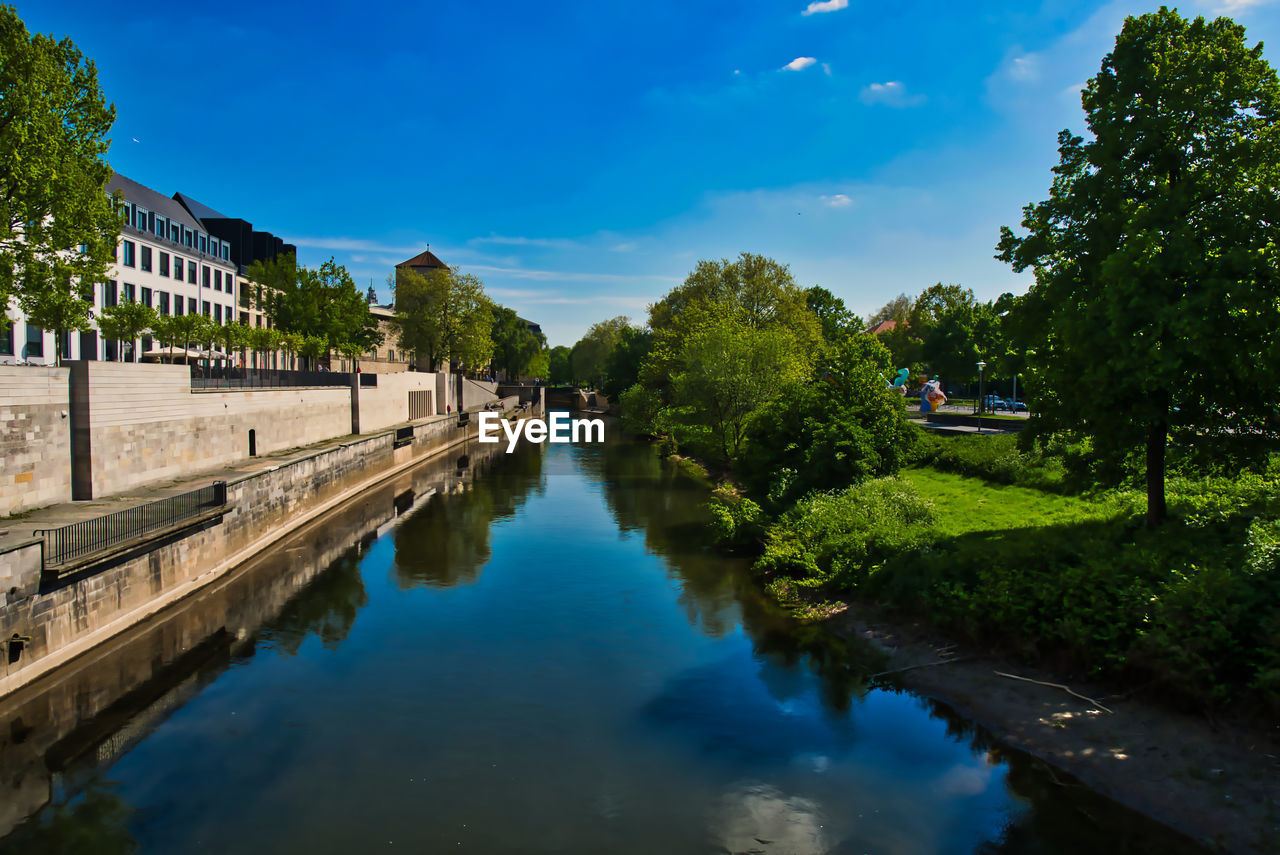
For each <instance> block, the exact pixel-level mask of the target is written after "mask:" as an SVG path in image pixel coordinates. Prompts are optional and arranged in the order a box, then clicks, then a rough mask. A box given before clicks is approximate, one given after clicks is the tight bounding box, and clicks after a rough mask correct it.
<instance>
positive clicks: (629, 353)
mask: <svg viewBox="0 0 1280 855" xmlns="http://www.w3.org/2000/svg"><path fill="white" fill-rule="evenodd" d="M652 346H653V334H652V333H651V332H649V331H648V330H646V329H641V328H640V327H633V326H627V327H624V328H623V330H622V333H621V335H619V336H618V341H617V343H616V344H615V345H614V347H613V350H612V351H611V352H610V353H609V357H608V359H606V360H605V364H604V375H605V379H604V386H603V388H604V393H605V394H606V395H608V396H609V397H610V398H611V399H612V398H614V397H616V396H618V395H620V394H622V393H623V392H624V391H625V390H627V389H630V388H631V387H632V386H634V385H635V384H636V382H637V381H638V380H639V379H640V366H641V365H642V364H643V363H644V360H645V357H647V356H648V355H649V349H650V348H651V347H652Z"/></svg>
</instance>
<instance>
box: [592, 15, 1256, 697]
mask: <svg viewBox="0 0 1280 855" xmlns="http://www.w3.org/2000/svg"><path fill="white" fill-rule="evenodd" d="M1206 51H1207V52H1208V53H1210V54H1212V55H1214V56H1218V57H1222V58H1223V60H1224V61H1223V63H1221V64H1220V66H1221V69H1229V71H1226V70H1223V71H1221V73H1220V74H1219V72H1214V74H1219V76H1218V77H1212V79H1210V76H1211V75H1210V76H1206V75H1208V72H1207V71H1205V69H1204V67H1203V63H1199V62H1195V61H1191V60H1189V59H1188V58H1189V57H1192V56H1195V55H1198V54H1199V53H1200V52H1206ZM1215 67H1216V66H1215ZM1153 70H1154V71H1153ZM1221 75H1226V77H1225V78H1221ZM1220 78H1221V79H1220ZM1228 78H1229V79H1228ZM1224 80H1225V81H1226V82H1225V83H1224ZM1170 87H1171V88H1170ZM1166 89H1168V90H1169V92H1168V97H1167V98H1166V97H1164V93H1165V90H1166ZM1188 93H1199V94H1194V95H1189V94H1188ZM1188 99H1190V100H1188ZM1083 103H1084V106H1085V109H1086V111H1087V113H1088V121H1089V127H1090V129H1091V131H1092V132H1093V135H1094V139H1091V140H1090V141H1089V142H1084V141H1083V140H1081V139H1080V138H1077V137H1074V136H1072V135H1070V134H1066V133H1064V135H1063V136H1062V138H1061V144H1062V147H1061V153H1062V163H1061V164H1060V166H1059V167H1057V168H1056V169H1055V172H1056V173H1057V175H1058V178H1057V180H1056V182H1055V184H1054V188H1053V194H1054V195H1053V198H1052V199H1051V200H1049V201H1047V202H1044V203H1041V204H1039V205H1032V206H1029V207H1028V208H1027V209H1026V217H1025V219H1024V222H1023V227H1024V229H1025V231H1026V235H1025V236H1024V237H1017V236H1015V235H1014V233H1013V232H1012V231H1011V230H1007V229H1006V230H1005V231H1004V232H1003V234H1002V237H1001V241H1000V246H999V251H1000V253H1001V255H1002V257H1003V258H1005V260H1006V261H1008V262H1009V263H1011V264H1013V265H1014V266H1015V267H1016V268H1017V269H1019V270H1021V269H1024V268H1026V269H1032V270H1034V271H1035V273H1036V284H1035V285H1033V286H1032V287H1031V290H1030V291H1029V292H1028V294H1026V295H1024V296H1022V297H1015V296H1013V295H1008V294H1006V295H1004V296H1002V297H1000V298H999V299H997V300H993V301H990V302H988V303H981V302H979V301H977V300H976V299H975V297H974V294H973V292H972V291H971V290H969V289H966V288H963V287H961V286H956V285H943V284H941V283H939V284H937V285H934V286H931V287H929V288H927V289H925V290H924V292H922V293H921V294H920V296H919V297H917V298H914V299H912V298H908V297H906V296H905V295H904V296H901V297H898V298H895V299H894V300H893V301H890V303H889V304H887V305H886V306H885V307H884V308H883V309H882V310H880V312H877V313H876V314H875V315H873V316H871V317H869V318H867V320H866V322H865V323H864V322H863V321H862V320H861V319H858V318H856V317H854V316H853V315H852V314H851V313H850V312H849V311H848V310H847V308H846V307H845V306H844V304H843V303H842V302H841V301H840V300H839V298H837V297H835V296H834V295H832V294H831V293H830V292H828V291H826V290H825V289H822V288H810V289H807V290H806V289H803V288H801V287H800V286H798V285H797V284H796V283H795V282H794V280H793V279H792V277H791V274H790V271H789V270H788V269H787V267H786V266H785V265H782V264H779V263H777V262H775V261H773V260H772V259H768V258H764V257H761V256H755V255H750V254H743V255H742V256H740V257H739V258H738V259H736V260H734V261H730V260H727V259H724V260H720V261H704V262H700V263H699V264H698V266H697V268H696V269H695V270H694V271H693V272H692V273H691V274H690V275H689V277H688V279H687V280H686V281H685V283H684V284H683V285H680V286H678V287H676V288H675V289H673V290H672V291H671V292H670V293H669V294H668V295H667V296H666V297H664V298H663V299H662V300H660V301H658V302H657V303H655V304H654V305H652V306H651V307H650V311H649V317H648V323H647V325H646V326H645V327H644V328H637V327H632V326H629V325H626V324H625V323H624V324H619V320H621V319H614V321H613V322H611V323H610V325H608V330H609V335H610V337H611V341H612V342H613V345H612V350H610V352H609V354H608V355H607V356H598V355H597V356H595V357H593V359H592V364H593V365H595V366H603V372H604V373H603V376H602V377H601V382H602V383H603V384H605V385H606V387H609V388H612V389H614V390H616V391H617V392H619V393H620V395H619V398H620V405H621V414H622V418H623V422H624V424H625V425H626V426H627V427H629V428H630V429H631V430H633V431H635V432H638V433H641V434H648V435H652V436H654V437H657V438H658V439H659V441H660V445H661V447H662V449H663V450H664V451H665V452H678V453H680V454H682V455H688V456H693V457H696V458H697V459H699V460H701V461H703V462H704V463H705V464H706V465H707V466H708V469H709V471H710V472H711V473H712V474H713V475H715V476H716V477H718V478H719V479H720V481H721V484H720V486H719V487H718V489H717V490H716V491H715V492H714V494H713V496H712V499H711V510H712V518H713V525H712V527H713V533H714V536H715V537H716V539H717V540H718V541H719V542H720V543H721V545H723V546H724V547H725V548H728V549H733V550H737V551H745V552H749V553H753V554H755V555H756V556H757V558H756V562H755V570H756V572H757V574H758V575H759V577H760V579H761V581H762V583H763V584H764V585H765V586H766V587H767V588H768V590H769V591H770V592H771V593H772V594H773V595H774V596H775V597H777V598H778V599H780V600H782V601H784V602H788V603H791V604H793V605H795V606H796V607H797V609H798V611H799V614H800V615H801V616H802V617H809V618H820V617H821V616H822V615H824V614H829V613H830V612H831V611H832V609H831V608H830V607H828V604H829V603H831V602H834V601H839V600H841V599H848V598H851V597H856V598H860V599H863V600H866V601H870V602H874V603H876V604H878V605H879V606H881V607H884V608H887V609H890V610H896V611H898V612H899V613H902V614H905V615H911V616H920V617H924V618H926V619H928V620H929V621H931V622H932V623H933V624H934V625H935V626H936V627H938V628H941V629H944V630H945V631H947V632H948V633H950V634H952V635H954V636H957V637H961V638H964V639H966V640H968V641H970V642H971V643H974V644H977V645H980V646H983V647H986V648H991V649H998V650H1001V651H1003V652H1004V655H1007V656H1009V657H1011V658H1015V659H1018V660H1020V661H1025V662H1031V663H1038V664H1042V665H1045V666H1048V667H1051V668H1056V669H1058V670H1059V671H1061V672H1064V673H1066V674H1068V675H1079V676H1087V677H1090V678H1095V679H1105V680H1110V681H1113V682H1114V683H1115V684H1117V685H1120V686H1123V687H1124V688H1125V690H1127V691H1130V692H1138V691H1141V692H1145V693H1148V694H1150V695H1153V696H1158V697H1161V698H1163V699H1166V700H1169V701H1172V702H1174V703H1176V704H1179V705H1183V706H1188V707H1193V708H1199V709H1214V710H1221V709H1224V708H1231V707H1234V708H1237V709H1240V710H1243V711H1247V712H1251V713H1266V714H1271V715H1274V714H1275V713H1276V712H1280V486H1278V484H1280V459H1278V458H1277V456H1276V454H1277V450H1278V449H1280V419H1278V418H1277V415H1276V413H1275V412H1274V409H1273V404H1272V402H1271V401H1270V400H1269V398H1270V397H1271V396H1268V395H1266V394H1257V392H1258V390H1261V389H1273V388H1276V387H1277V386H1278V385H1280V376H1277V371H1280V358H1269V359H1262V360H1260V359H1258V358H1256V356H1255V354H1263V353H1269V354H1272V355H1273V357H1274V355H1275V354H1277V353H1280V350H1277V347H1278V346H1280V334H1277V333H1276V330H1277V329H1280V282H1278V281H1277V279H1276V276H1275V273H1274V271H1275V269H1277V268H1276V259H1275V258H1274V253H1273V251H1272V250H1268V249H1264V247H1268V246H1269V247H1274V246H1275V245H1276V242H1275V240H1274V239H1273V238H1274V237H1275V234H1274V226H1273V225H1269V224H1273V223H1275V222H1277V221H1280V219H1278V218H1277V217H1274V216H1272V215H1271V213H1269V211H1270V207H1269V206H1273V205H1274V199H1273V195H1267V194H1261V195H1259V194H1254V193H1253V191H1252V190H1250V188H1254V189H1256V188H1259V187H1263V186H1269V185H1267V184H1266V181H1265V180H1264V175H1269V174H1271V173H1270V172H1267V170H1273V169H1274V167H1273V164H1274V162H1275V160H1276V158H1272V157H1270V156H1267V157H1262V156H1261V155H1262V153H1263V151H1264V150H1266V151H1272V149H1271V148H1267V146H1272V148H1274V145H1275V141H1276V140H1277V139H1280V137H1277V135H1276V133H1275V130H1276V128H1277V127H1280V84H1278V83H1277V80H1276V75H1275V73H1274V72H1273V71H1272V70H1271V69H1270V67H1268V66H1267V65H1266V63H1265V62H1264V61H1263V60H1262V59H1261V57H1260V54H1259V53H1258V51H1257V50H1256V49H1250V48H1246V47H1245V44H1244V33H1243V29H1242V28H1240V27H1238V26H1236V25H1235V24H1233V23H1232V22H1230V21H1228V20H1226V19H1219V20H1218V21H1215V22H1210V23H1206V22H1204V21H1203V20H1196V21H1187V20H1186V19H1183V18H1181V17H1180V16H1178V15H1177V14H1176V13H1174V12H1170V11H1168V10H1161V11H1160V12H1157V13H1153V14H1151V15H1146V16H1142V17H1138V18H1131V19H1129V20H1128V21H1127V22H1126V24H1125V28H1124V31H1123V32H1122V33H1121V34H1120V36H1119V37H1118V39H1117V42H1116V49H1115V51H1114V52H1113V53H1112V54H1111V55H1109V56H1108V57H1107V58H1106V60H1105V61H1104V64H1103V69H1102V71H1101V72H1100V74H1099V75H1098V76H1097V77H1096V78H1095V79H1094V80H1093V81H1091V82H1090V83H1089V84H1088V86H1087V87H1086V89H1085V95H1084V102H1083ZM1166 103H1168V104H1174V103H1177V104H1183V105H1184V107H1185V110H1183V109H1182V108H1179V111H1178V112H1177V116H1183V115H1184V113H1186V114H1187V115H1194V116H1195V117H1196V118H1195V121H1193V122H1190V123H1189V124H1187V125H1186V127H1183V125H1181V124H1179V122H1180V121H1181V119H1177V120H1176V121H1175V118H1176V117H1174V116H1173V115H1172V114H1166V113H1165V112H1162V110H1163V108H1161V107H1159V106H1152V105H1160V104H1166ZM1202 107H1204V109H1201V108H1202ZM1188 111H1189V112H1188ZM1135 115H1136V116H1138V117H1139V118H1140V119H1141V121H1140V122H1135V121H1134V120H1133V118H1132V117H1133V116H1135ZM1131 125H1133V126H1134V127H1130V126H1131ZM1137 125H1142V126H1143V127H1148V128H1154V129H1158V131H1159V132H1158V133H1148V132H1147V131H1143V130H1141V129H1138V130H1135V127H1136V126H1137ZM1186 134H1191V135H1192V137H1189V138H1188V140H1191V141H1189V142H1187V141H1183V137H1184V136H1185V135H1186ZM1228 137H1230V138H1232V139H1236V140H1246V141H1247V142H1241V143H1240V144H1239V145H1235V146H1227V145H1221V146H1219V145H1218V144H1217V142H1215V141H1218V140H1221V139H1226V138H1228ZM1144 140H1146V142H1144ZM1150 140H1159V141H1161V142H1159V144H1158V145H1156V144H1154V143H1150ZM1265 140H1271V141H1272V142H1270V143H1266V142H1264V141H1265ZM1184 142H1185V144H1184ZM1202 142H1203V144H1202ZM1151 145H1156V148H1155V149H1153V150H1151V151H1147V148H1144V147H1150V146H1151ZM1136 149H1142V151H1143V156H1142V157H1141V158H1137V157H1129V156H1128V154H1125V153H1126V152H1132V151H1135V150H1136ZM1144 164H1146V165H1144ZM1153 164H1156V165H1158V168H1157V166H1154V165H1153ZM1152 170H1155V171H1154V172H1153V171H1152ZM1191 175H1195V176H1209V175H1213V176H1218V177H1217V178H1214V179H1213V180H1214V182H1217V183H1215V184H1214V187H1217V188H1218V189H1219V190H1220V191H1221V193H1220V194H1218V195H1214V194H1212V193H1209V190H1210V189H1211V188H1208V187H1201V185H1200V183H1197V182H1199V181H1200V179H1199V178H1195V179H1194V180H1193V179H1192V178H1190V176H1191ZM1153 182H1154V183H1153ZM1182 184H1186V187H1187V188H1188V189H1187V190H1186V191H1185V192H1184V191H1183V190H1178V189H1177V187H1180V186H1181V185H1182ZM1152 186H1158V187H1163V188H1165V190H1161V191H1160V192H1159V193H1157V194H1156V195H1157V196H1158V199H1153V200H1152V201H1151V202H1150V204H1149V205H1148V204H1147V203H1144V204H1143V205H1139V206H1137V207H1136V208H1135V207H1134V206H1132V205H1129V204H1128V203H1127V202H1126V201H1125V199H1130V198H1144V194H1147V191H1146V190H1143V189H1142V188H1144V187H1146V188H1149V187H1152ZM1117 187H1118V188H1122V189H1123V188H1129V189H1128V190H1124V191H1123V192H1120V191H1116V189H1115V188H1117ZM1202 190H1203V191H1204V192H1201V191H1202ZM1166 191H1167V192H1166ZM1192 191H1194V192H1192ZM1117 193H1118V195H1117ZM1126 193H1128V195H1127V196H1126V195H1125V194H1126ZM1148 195H1149V194H1148ZM1264 195H1265V196H1266V198H1265V199H1263V198H1262V196H1264ZM1228 197H1229V198H1230V199H1232V200H1234V201H1232V202H1231V205H1233V206H1235V207H1234V208H1233V210H1236V211H1237V214H1238V210H1239V209H1241V208H1242V207H1245V208H1251V209H1253V210H1255V212H1256V213H1257V214H1258V216H1257V217H1256V218H1253V219H1249V222H1250V223H1252V225H1248V227H1245V226H1244V225H1243V224H1242V225H1241V226H1240V228H1235V229H1228V228H1225V226H1224V224H1223V222H1222V221H1220V218H1219V214H1221V215H1222V216H1223V217H1225V216H1227V213H1228V211H1227V209H1226V208H1222V209H1221V210H1219V208H1218V207H1217V206H1218V201H1220V200H1225V199H1227V198H1228ZM1205 200H1209V201H1207V202H1206V201H1205ZM1251 200H1252V201H1251ZM1151 206H1154V207H1151ZM1098 209H1106V210H1109V211H1111V212H1112V215H1110V216H1109V217H1108V218H1102V219H1099V218H1097V217H1094V216H1092V215H1091V214H1090V213H1089V212H1092V211H1095V210H1098ZM1156 209H1158V210H1159V212H1160V213H1159V216H1156V215H1155V214H1153V213H1152V212H1153V211H1155V210H1156ZM1210 209H1212V210H1210ZM1264 209H1265V210H1264ZM1237 214H1233V215H1232V216H1233V217H1235V218H1236V220H1239V217H1238V216H1237ZM1157 220H1158V221H1159V222H1161V223H1165V222H1173V223H1178V224H1179V230H1177V233H1176V234H1172V233H1169V232H1168V231H1166V230H1163V226H1159V227H1157V225H1156V221H1157ZM1241 223H1243V221H1241ZM1268 230H1270V231H1268ZM1267 235H1270V236H1271V237H1270V238H1268V237H1267ZM1135 236H1142V239H1141V240H1138V239H1137V237H1135ZM1189 246H1196V247H1212V248H1213V249H1212V250H1206V251H1205V252H1200V251H1196V252H1187V251H1186V248H1187V247H1189ZM1139 247H1142V249H1141V250H1140V251H1139V249H1138V248H1139ZM1148 250H1150V251H1148ZM1135 253H1136V254H1135ZM1206 277H1209V279H1211V280H1212V281H1211V282H1210V281H1207V280H1206ZM1121 279H1123V282H1121V281H1120V280H1121ZM1179 283H1181V284H1179ZM1211 307H1212V308H1211ZM1206 313H1208V314H1211V315H1212V316H1213V319H1210V320H1208V321H1206V320H1205V316H1206ZM1229 319H1233V320H1229ZM885 321H894V322H895V323H893V324H886V323H883V322H885ZM1218 321H1222V323H1226V324H1228V325H1229V329H1227V328H1222V329H1219V328H1218V327H1215V326H1214V324H1215V323H1217V322H1218ZM602 329H603V328H602ZM864 330H865V331H864ZM872 331H873V332H872ZM597 332H601V331H597ZM596 337H597V338H600V337H601V336H600V335H597V336H596ZM1245 340H1247V341H1248V344H1247V345H1245V344H1243V342H1244V341H1245ZM624 342H625V344H623V343H624ZM580 345H581V343H580ZM597 349H599V348H597ZM1227 351H1230V352H1227ZM593 352H594V351H593ZM979 362H984V363H985V364H986V365H988V366H990V367H991V368H992V369H993V370H998V371H999V372H1000V373H1002V374H1004V375H1005V376H1013V375H1016V376H1019V377H1020V378H1021V379H1022V382H1023V385H1022V386H1021V388H1022V389H1023V390H1025V394H1027V396H1028V397H1029V399H1030V401H1031V403H1032V410H1033V415H1032V417H1031V418H1030V420H1029V424H1028V429H1027V430H1026V431H1025V432H1023V433H1022V434H1021V435H1020V436H1019V437H1017V438H1015V437H1013V436H991V435H985V436H975V435H969V436H961V437H943V436H938V435H934V434H931V433H929V432H928V430H927V429H925V428H923V427H920V426H917V425H916V424H913V423H912V422H910V421H909V420H908V419H907V418H906V408H905V405H904V404H905V399H904V398H903V397H902V395H901V393H900V391H899V390H894V389H891V388H889V382H888V381H889V378H890V377H892V376H894V374H895V372H896V371H897V370H898V369H901V368H904V367H905V368H907V369H908V374H909V375H911V376H920V375H924V376H929V375H932V374H934V373H939V374H943V375H945V376H946V377H947V378H948V379H949V380H951V381H953V382H960V383H968V382H969V381H971V380H973V379H976V374H977V370H978V368H979V367H980V366H979V365H978V363H979ZM1215 366H1219V367H1221V370H1219V368H1218V367H1215ZM917 383H918V381H917Z"/></svg>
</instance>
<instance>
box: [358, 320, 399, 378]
mask: <svg viewBox="0 0 1280 855" xmlns="http://www.w3.org/2000/svg"><path fill="white" fill-rule="evenodd" d="M369 314H371V315H373V316H374V317H375V318H377V319H378V332H379V333H381V334H382V340H381V341H380V342H378V345H377V346H376V347H374V348H373V349H372V350H370V351H369V353H368V354H366V355H365V356H363V357H362V358H361V360H360V367H361V370H362V371H370V372H373V373H378V374H394V373H395V372H397V371H408V370H409V356H410V354H408V353H406V352H405V351H403V350H400V349H399V341H398V334H397V330H396V327H395V323H394V321H395V317H396V310H395V307H394V306H377V305H371V306H369Z"/></svg>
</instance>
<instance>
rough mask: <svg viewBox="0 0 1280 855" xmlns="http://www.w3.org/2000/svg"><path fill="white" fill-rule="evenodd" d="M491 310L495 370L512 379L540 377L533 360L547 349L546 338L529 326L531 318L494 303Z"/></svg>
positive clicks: (491, 334)
mask: <svg viewBox="0 0 1280 855" xmlns="http://www.w3.org/2000/svg"><path fill="white" fill-rule="evenodd" d="M492 311H493V325H492V328H491V332H490V337H491V338H492V339H493V367H494V369H495V371H502V372H504V373H505V374H506V376H507V378H508V379H510V380H514V379H517V378H520V377H534V376H537V374H536V372H534V371H533V367H534V362H535V360H536V359H537V358H538V355H539V354H540V353H542V352H543V351H544V350H545V349H546V347H547V337H546V336H544V335H543V334H542V333H540V332H535V331H533V330H532V329H530V328H529V322H528V321H525V320H522V319H521V318H520V316H518V315H517V314H516V313H515V311H514V310H512V309H508V308H507V307H506V306H499V305H498V304H497V303H494V304H493V306H492Z"/></svg>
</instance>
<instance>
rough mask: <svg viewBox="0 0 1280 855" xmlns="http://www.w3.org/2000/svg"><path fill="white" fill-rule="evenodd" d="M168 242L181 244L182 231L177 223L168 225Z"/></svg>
mask: <svg viewBox="0 0 1280 855" xmlns="http://www.w3.org/2000/svg"><path fill="white" fill-rule="evenodd" d="M169 240H171V241H173V242H174V243H182V229H181V228H180V227H179V226H178V224H177V223H170V224H169Z"/></svg>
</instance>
